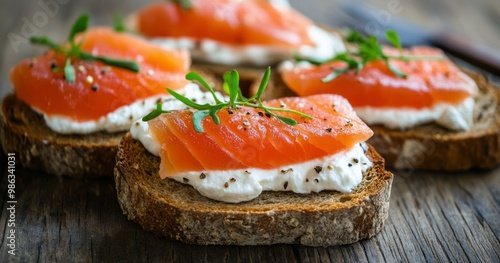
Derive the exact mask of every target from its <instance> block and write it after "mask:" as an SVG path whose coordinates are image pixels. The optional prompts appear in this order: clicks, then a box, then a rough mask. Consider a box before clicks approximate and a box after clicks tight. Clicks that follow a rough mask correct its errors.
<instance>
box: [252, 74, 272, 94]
mask: <svg viewBox="0 0 500 263" xmlns="http://www.w3.org/2000/svg"><path fill="white" fill-rule="evenodd" d="M270 77H271V67H269V66H268V67H267V69H266V73H264V76H263V77H262V80H261V81H260V85H259V89H258V90H257V94H255V99H258V100H260V97H261V96H262V93H264V90H265V89H266V87H267V83H269V78H270Z"/></svg>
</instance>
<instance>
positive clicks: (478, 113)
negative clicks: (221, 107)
mask: <svg viewBox="0 0 500 263" xmlns="http://www.w3.org/2000/svg"><path fill="white" fill-rule="evenodd" d="M465 72H466V73H467V74H468V75H469V76H470V77H472V78H473V79H474V81H476V83H477V85H478V87H479V93H478V95H477V96H476V97H475V99H474V100H475V108H474V125H473V127H472V129H471V130H469V131H451V130H448V129H446V128H443V127H441V126H439V125H436V124H434V123H431V124H425V125H420V126H418V127H415V128H412V129H408V130H397V129H388V128H385V127H383V126H381V125H371V126H370V128H372V130H373V131H374V132H375V134H374V136H373V137H372V138H371V139H370V140H369V141H368V142H369V143H370V144H371V145H373V147H375V149H377V151H378V152H379V153H380V155H382V156H383V157H384V159H385V162H386V166H387V167H390V168H395V169H397V170H398V171H399V172H401V173H411V172H412V171H414V170H430V171H449V172H452V171H464V170H469V169H471V168H480V169H491V168H494V167H495V166H497V165H498V164H500V91H499V89H498V87H495V86H493V85H492V84H491V83H489V82H488V81H487V80H486V79H485V77H484V76H482V75H480V74H477V73H474V72H471V71H465ZM258 85H259V83H258V82H256V83H254V84H252V87H251V88H250V93H251V94H252V93H253V94H254V93H255V92H256V91H257V89H258ZM289 96H297V95H296V94H295V93H294V92H293V91H291V90H290V89H289V88H288V87H287V86H286V84H285V83H284V82H283V80H282V79H281V77H280V75H279V74H278V72H276V71H275V72H274V73H273V74H272V77H271V80H270V83H269V85H268V88H267V89H266V92H264V94H263V99H264V100H268V99H275V98H280V97H289Z"/></svg>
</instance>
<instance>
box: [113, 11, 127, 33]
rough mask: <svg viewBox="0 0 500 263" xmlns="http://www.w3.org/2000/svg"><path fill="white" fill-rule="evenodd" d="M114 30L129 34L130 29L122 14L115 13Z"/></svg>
mask: <svg viewBox="0 0 500 263" xmlns="http://www.w3.org/2000/svg"><path fill="white" fill-rule="evenodd" d="M113 29H114V30H115V31H116V32H127V31H128V29H127V27H126V26H125V22H124V21H123V18H122V16H121V15H120V14H118V13H115V14H113Z"/></svg>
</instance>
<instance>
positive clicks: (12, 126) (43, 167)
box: [0, 94, 125, 178]
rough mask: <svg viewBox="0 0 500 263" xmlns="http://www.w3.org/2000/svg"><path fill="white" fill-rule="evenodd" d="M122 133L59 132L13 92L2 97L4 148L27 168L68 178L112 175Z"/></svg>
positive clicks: (0, 136)
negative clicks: (69, 133)
mask: <svg viewBox="0 0 500 263" xmlns="http://www.w3.org/2000/svg"><path fill="white" fill-rule="evenodd" d="M123 134H125V132H118V133H107V132H98V133H92V134H85V135H74V134H71V135H64V134H58V133H56V132H54V131H52V130H50V128H49V127H47V125H46V124H45V120H44V119H43V117H42V116H41V115H40V114H38V113H36V112H35V111H33V110H32V109H31V108H30V107H29V106H28V105H27V104H25V103H24V102H22V101H20V100H18V99H17V98H16V96H15V95H14V94H10V95H7V96H6V97H5V98H4V100H3V104H2V116H1V118H0V140H1V143H2V147H3V150H4V152H5V153H9V152H10V153H16V156H17V158H18V160H19V164H20V165H22V166H24V167H26V168H30V169H34V170H40V171H45V172H47V173H51V174H55V175H64V176H69V177H79V178H88V177H102V176H108V177H110V176H112V175H113V167H114V163H115V157H116V150H117V145H118V143H119V141H120V138H121V137H122V136H123Z"/></svg>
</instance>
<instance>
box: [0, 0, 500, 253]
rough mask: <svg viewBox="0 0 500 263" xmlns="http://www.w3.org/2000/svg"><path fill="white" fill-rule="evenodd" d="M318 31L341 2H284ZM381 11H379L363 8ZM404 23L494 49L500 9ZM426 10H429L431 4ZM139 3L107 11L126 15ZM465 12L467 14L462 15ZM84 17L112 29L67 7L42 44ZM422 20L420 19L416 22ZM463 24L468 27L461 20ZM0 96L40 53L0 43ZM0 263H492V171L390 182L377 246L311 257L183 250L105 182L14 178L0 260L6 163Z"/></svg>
mask: <svg viewBox="0 0 500 263" xmlns="http://www.w3.org/2000/svg"><path fill="white" fill-rule="evenodd" d="M290 2H291V3H292V4H293V5H294V6H297V7H298V8H299V9H301V10H303V11H304V13H305V14H307V15H309V16H311V17H313V19H314V20H316V21H319V22H321V23H326V24H328V23H331V22H332V21H333V19H334V18H332V17H330V15H331V13H332V10H334V9H335V6H336V4H338V2H339V1H324V0H315V1H299V0H293V1H290ZM371 2H373V3H374V4H375V5H378V6H381V7H385V6H386V5H387V2H386V1H379V0H377V1H371ZM401 2H402V3H403V4H404V8H405V9H404V11H403V12H402V15H404V16H407V17H409V18H410V19H412V20H415V21H417V22H421V23H422V24H424V25H429V24H431V23H432V22H434V21H438V22H439V23H441V24H442V25H444V26H447V27H450V28H452V29H453V30H456V31H457V32H460V33H462V34H464V35H466V36H468V37H470V38H472V39H477V40H478V41H484V43H487V44H489V45H491V46H493V47H497V48H500V46H499V45H500V39H499V38H500V35H499V34H497V33H498V31H499V30H500V21H499V19H500V18H499V17H500V5H498V3H497V2H498V1H497V0H478V1H475V2H474V3H473V2H470V1H465V0H463V1H460V2H459V3H457V2H456V1H442V2H439V3H437V4H436V3H434V2H432V1H407V0H401ZM431 3H432V4H431ZM140 5H142V3H140V2H139V1H119V0H113V1H110V2H109V3H108V2H107V3H106V7H107V6H113V8H116V11H118V12H121V13H123V14H126V13H128V12H130V11H132V10H134V9H135V8H137V7H138V6H140ZM5 7H6V8H2V9H0V21H1V22H2V23H1V24H2V27H0V34H1V35H2V36H6V34H7V33H8V32H14V33H20V32H21V31H22V26H23V24H22V18H23V17H26V18H28V19H30V18H32V16H33V14H34V13H35V12H37V11H40V10H41V9H40V7H39V6H37V5H36V4H33V3H31V2H30V4H27V1H9V3H5ZM464 7H466V8H464ZM82 10H90V12H91V13H92V14H93V18H94V19H93V20H92V23H93V24H104V23H109V22H110V21H111V16H110V13H111V12H112V11H115V9H113V10H109V9H108V8H105V7H104V6H103V5H102V3H100V2H99V1H90V2H88V1H70V2H68V4H65V5H61V6H60V9H59V10H58V12H57V14H56V15H54V17H51V18H50V19H49V21H48V22H47V24H46V25H44V26H42V27H39V28H38V32H39V33H40V34H50V35H51V36H53V37H54V38H56V39H63V38H64V37H65V35H66V33H67V31H68V27H69V24H70V23H71V21H72V19H74V18H75V17H76V16H77V15H78V14H79V13H80V12H81V11H82ZM416 11H421V12H416ZM464 16H467V19H463V17H464ZM2 39H3V40H2V41H1V42H0V52H1V53H2V58H3V59H2V61H1V63H2V64H0V65H1V66H0V71H1V72H0V78H1V79H0V85H1V89H0V91H1V92H0V94H3V93H2V92H5V90H6V89H5V87H9V86H10V84H9V83H8V77H7V76H8V69H9V68H10V66H11V65H13V64H15V63H16V62H17V61H19V60H20V59H22V58H24V57H28V56H32V55H34V54H36V53H37V52H40V50H43V49H39V48H33V47H31V46H29V45H22V46H20V47H21V48H20V50H19V51H18V52H14V50H13V47H12V46H11V45H10V43H8V42H7V40H6V38H5V37H4V38H2ZM0 158H2V160H0V163H2V165H3V166H2V167H1V168H2V169H1V173H2V178H1V180H0V181H1V184H0V193H1V196H0V208H1V212H0V233H2V237H1V238H0V261H1V262H5V261H9V262H66V261H76V262H91V261H96V262H98V261H103V262H124V261H132V262H151V261H152V262H161V261H172V262H352V261H356V262H383V261H386V262H422V261H428V262H441V261H451V262H463V261H482V262H500V220H499V218H500V169H496V170H493V171H489V172H478V171H474V172H471V173H465V174H429V173H415V174H413V175H411V176H410V177H406V178H404V177H401V176H396V178H395V180H394V185H393V191H392V197H391V207H390V211H389V213H390V217H389V219H388V221H387V222H386V226H385V227H384V229H383V230H382V232H381V233H380V234H379V235H377V236H376V237H374V238H372V239H370V240H365V241H361V242H358V243H355V244H352V245H346V246H340V247H329V248H310V247H301V246H287V245H274V246H257V247H231V246H190V245H184V244H181V243H178V242H171V241H168V240H164V239H160V238H157V237H155V236H153V235H152V234H150V233H147V232H144V231H142V229H141V228H140V227H139V226H138V225H136V224H134V223H133V222H130V221H128V220H127V219H126V217H125V216H123V215H122V213H121V210H120V208H119V205H118V203H117V201H116V192H115V190H114V184H113V181H112V180H74V179H68V178H58V177H56V176H53V175H46V174H41V173H37V172H33V171H26V170H22V169H20V168H19V167H18V173H17V178H16V190H17V192H18V193H19V195H18V196H17V198H16V200H17V201H18V204H17V208H16V231H17V239H16V242H17V245H18V246H17V252H18V254H17V255H16V256H15V257H11V256H9V255H8V254H7V247H6V244H5V242H6V235H5V231H6V230H7V225H6V224H7V219H8V213H7V210H6V190H7V183H6V179H7V177H6V175H7V174H6V171H5V168H4V165H5V160H6V159H5V156H3V155H0Z"/></svg>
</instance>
